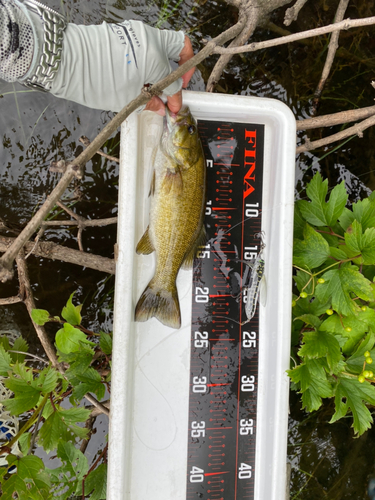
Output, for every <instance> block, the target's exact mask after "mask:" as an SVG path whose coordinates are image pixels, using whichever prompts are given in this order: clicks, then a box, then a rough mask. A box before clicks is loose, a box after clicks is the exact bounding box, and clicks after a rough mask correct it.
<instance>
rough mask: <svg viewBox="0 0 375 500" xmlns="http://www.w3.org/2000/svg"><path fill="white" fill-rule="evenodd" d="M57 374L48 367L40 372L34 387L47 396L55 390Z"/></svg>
mask: <svg viewBox="0 0 375 500" xmlns="http://www.w3.org/2000/svg"><path fill="white" fill-rule="evenodd" d="M58 378H59V374H58V373H57V371H56V370H55V369H54V368H51V367H50V366H49V367H48V368H45V369H44V370H42V371H41V372H40V374H39V377H38V378H37V379H36V380H35V382H36V387H37V388H38V389H39V390H40V391H41V392H42V393H43V394H47V393H49V392H52V391H54V390H55V388H56V386H57V381H58Z"/></svg>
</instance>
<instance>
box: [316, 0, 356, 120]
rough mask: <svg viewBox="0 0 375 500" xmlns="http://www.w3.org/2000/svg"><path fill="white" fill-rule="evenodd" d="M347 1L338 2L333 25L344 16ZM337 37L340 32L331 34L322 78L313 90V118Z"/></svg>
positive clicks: (336, 45)
mask: <svg viewBox="0 0 375 500" xmlns="http://www.w3.org/2000/svg"><path fill="white" fill-rule="evenodd" d="M348 3H349V0H340V3H339V6H338V7H337V11H336V15H335V19H334V23H339V22H341V21H342V20H343V19H344V15H345V12H346V9H347V7H348ZM339 36H340V31H335V32H334V33H332V36H331V40H330V42H329V45H328V53H327V59H326V62H325V64H324V68H323V71H322V76H321V77H320V81H319V83H318V86H317V88H316V90H315V93H314V99H313V104H312V112H311V114H312V115H313V116H315V115H316V112H317V109H318V106H319V101H320V96H321V95H322V92H323V88H324V85H325V83H326V81H327V78H328V75H329V73H330V71H331V67H332V64H333V60H334V59H335V55H336V51H337V49H338V48H339Z"/></svg>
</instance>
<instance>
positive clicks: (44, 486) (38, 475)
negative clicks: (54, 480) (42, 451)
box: [1, 455, 51, 500]
mask: <svg viewBox="0 0 375 500" xmlns="http://www.w3.org/2000/svg"><path fill="white" fill-rule="evenodd" d="M50 486H51V482H50V480H49V476H48V474H47V473H46V472H45V470H44V464H43V462H42V460H41V459H40V458H38V457H35V456H32V455H30V456H26V457H22V458H20V459H18V461H17V470H16V472H15V473H13V474H12V475H11V476H10V478H9V479H8V480H7V481H5V482H4V483H3V484H2V492H3V494H2V496H1V498H2V499H3V500H13V499H14V498H20V500H21V499H22V500H30V499H31V500H45V499H46V498H49V489H50ZM15 494H17V495H18V496H17V497H15V496H14V495H15Z"/></svg>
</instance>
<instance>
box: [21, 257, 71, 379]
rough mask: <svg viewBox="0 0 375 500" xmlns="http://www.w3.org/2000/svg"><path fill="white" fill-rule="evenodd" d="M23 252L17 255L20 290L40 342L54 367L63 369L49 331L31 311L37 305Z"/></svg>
mask: <svg viewBox="0 0 375 500" xmlns="http://www.w3.org/2000/svg"><path fill="white" fill-rule="evenodd" d="M22 254H23V252H20V254H19V255H17V257H16V262H17V270H18V280H19V283H20V292H21V293H20V294H21V296H22V297H23V301H24V303H25V305H26V308H27V312H28V313H29V316H30V319H31V321H32V323H33V325H34V328H35V331H36V333H37V335H38V338H39V340H40V343H41V344H42V346H43V349H44V351H45V353H46V354H47V357H48V359H49V360H50V361H51V363H52V366H53V367H54V368H56V369H57V370H59V371H61V370H62V367H61V366H60V364H59V362H58V360H57V356H56V353H55V350H54V348H53V345H52V343H51V341H50V339H49V338H48V335H47V332H46V330H45V328H44V326H40V325H37V324H36V323H35V322H34V320H33V318H32V315H31V311H32V310H33V309H36V307H35V302H34V297H33V293H32V290H31V285H30V279H29V272H28V269H27V265H26V262H25V259H24V256H23V255H22Z"/></svg>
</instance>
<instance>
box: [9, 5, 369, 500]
mask: <svg viewBox="0 0 375 500" xmlns="http://www.w3.org/2000/svg"><path fill="white" fill-rule="evenodd" d="M337 3H338V2H327V0H321V1H317V2H308V3H307V4H306V5H305V7H304V9H303V10H302V11H301V13H300V16H299V18H298V20H297V22H295V23H293V24H292V25H291V26H290V27H289V29H290V31H291V32H297V31H300V30H302V29H308V28H313V27H316V26H322V25H324V24H330V23H331V22H332V20H333V17H334V13H335V9H336V8H337ZM46 4H47V5H49V6H50V7H53V8H56V9H58V10H60V11H61V12H64V13H65V14H66V15H67V16H68V19H69V20H70V21H71V22H74V23H79V24H90V23H100V22H102V21H103V20H105V21H109V22H117V21H120V20H122V19H124V18H127V19H129V18H135V19H142V20H144V21H145V22H147V23H149V24H151V25H158V26H160V27H162V28H169V27H173V28H175V29H184V30H186V32H187V33H188V34H189V35H190V36H191V38H192V41H193V44H194V48H195V50H198V49H199V48H200V47H201V44H200V42H201V39H202V38H204V37H206V38H207V37H213V36H215V35H217V34H218V33H220V32H221V31H223V30H224V29H226V28H227V27H229V26H230V25H231V24H233V23H234V22H236V20H237V12H236V10H235V9H234V8H233V7H228V6H227V5H226V4H224V3H223V2H205V1H201V2H193V1H184V2H180V1H178V0H172V1H171V2H170V3H167V2H165V1H156V2H142V1H137V2H136V1H129V2H123V1H121V0H120V1H113V0H111V1H100V0H94V1H87V0H82V1H75V2H72V1H70V0H66V1H62V2H59V1H57V0H46ZM284 12H285V8H284V9H279V10H278V11H276V12H274V13H273V14H272V16H271V19H270V21H271V23H274V24H270V25H268V26H266V27H263V28H260V29H258V30H257V31H256V33H255V35H254V40H255V41H257V40H264V39H268V38H272V37H275V36H278V35H277V34H276V32H275V25H276V26H279V27H283V28H284V29H285V27H284V26H283V24H282V20H283V15H284ZM373 12H374V2H373V1H367V2H363V1H362V0H355V1H353V2H350V6H349V8H348V10H347V15H346V16H345V17H350V18H357V17H365V16H370V15H373ZM373 35H374V28H373V27H367V28H360V29H356V30H349V31H346V32H343V33H341V35H340V48H339V51H338V55H337V57H336V59H335V63H334V65H333V67H332V71H331V74H330V77H329V79H328V82H327V84H326V88H325V90H324V93H323V96H322V99H321V102H320V106H319V108H318V114H319V115H324V114H329V113H334V112H337V111H343V110H346V109H355V108H357V107H364V106H371V105H373V103H374V101H373V100H374V89H373V88H372V87H371V85H370V82H371V80H372V79H373V78H374V71H375V59H374V56H373V54H374V49H375V47H374V45H375V37H374V36H373ZM328 41H329V38H328V37H320V38H317V39H310V40H308V41H305V42H300V43H295V44H291V45H287V46H282V47H277V48H274V49H267V50H262V51H259V52H256V53H253V54H245V55H242V56H237V57H234V58H233V59H232V61H231V62H230V64H229V65H228V67H227V69H226V71H225V73H224V76H223V78H221V80H220V81H219V84H218V90H219V91H224V92H227V93H232V94H241V95H251V96H258V97H272V98H276V99H279V100H281V101H283V102H285V103H286V104H287V105H288V106H289V107H290V108H291V109H292V111H293V113H294V114H295V116H296V118H297V119H301V118H306V117H309V116H310V111H311V102H312V97H313V94H314V91H315V88H316V86H317V84H318V81H319V79H320V75H321V71H322V68H323V65H324V61H325V57H326V54H327V44H328ZM216 59H217V57H216V56H215V57H212V58H210V59H209V60H208V61H205V62H204V63H202V64H201V65H200V66H199V70H198V71H197V73H196V74H195V75H194V77H193V79H192V83H191V86H190V88H191V89H194V90H204V82H205V81H206V79H207V76H208V74H209V72H210V70H211V69H212V67H213V64H214V61H215V60H216ZM0 94H1V95H2V97H1V99H0V105H1V115H0V131H1V138H2V141H1V142H2V147H1V149H0V158H1V162H0V203H1V214H0V217H1V218H2V219H4V220H5V221H6V222H7V224H8V225H12V227H13V228H14V229H15V230H16V231H17V229H18V228H19V227H22V225H24V224H25V223H26V222H27V221H28V220H29V219H30V217H31V216H32V214H33V213H34V212H35V210H36V209H37V207H38V206H39V205H40V204H41V203H42V202H43V200H44V199H45V197H46V196H47V194H48V193H49V192H50V191H51V189H52V188H53V187H54V186H55V185H56V183H57V181H58V178H59V175H58V174H55V173H51V172H49V171H48V166H49V162H50V160H58V159H60V158H65V159H69V158H72V157H74V156H76V155H77V154H78V153H79V151H80V148H81V147H82V146H81V145H80V143H79V141H78V138H79V137H80V136H81V135H86V136H87V137H89V138H90V139H92V138H94V137H95V135H96V134H97V133H98V131H99V130H101V129H102V128H103V125H104V124H105V123H107V122H108V121H109V119H110V118H111V116H112V115H111V113H108V112H101V111H94V110H90V109H88V108H85V107H83V106H80V105H78V104H74V103H69V102H66V101H63V100H58V99H57V98H54V97H53V96H50V95H47V94H42V93H35V92H34V93H31V91H28V90H25V89H24V88H23V87H20V86H18V85H14V86H13V85H11V84H6V83H0ZM347 126H348V125H347ZM347 126H346V127H347ZM342 128H344V126H341V125H340V126H335V127H327V128H326V129H320V130H315V131H311V132H308V133H306V132H303V131H302V132H299V133H298V137H299V140H298V142H299V143H302V142H303V139H304V138H305V137H307V136H308V137H309V138H310V139H311V140H313V139H318V138H321V137H325V136H327V135H330V134H333V133H336V132H338V131H340V130H341V129H342ZM118 143H119V134H116V135H115V136H114V137H113V139H111V140H110V141H108V143H107V145H106V146H105V148H104V149H105V150H106V151H107V152H109V153H110V154H113V155H115V156H116V155H117V154H118ZM374 147H375V141H374V129H369V130H367V131H365V132H364V135H363V138H358V137H353V138H350V139H346V140H344V141H342V142H341V143H336V144H334V145H333V146H332V147H330V148H328V149H327V150H325V149H321V150H317V151H314V152H311V153H305V154H301V155H299V157H298V158H297V163H296V197H297V198H299V197H303V196H304V188H305V185H306V183H307V182H308V181H309V180H310V179H311V178H312V176H313V175H314V173H315V172H316V171H321V172H322V174H323V176H325V177H327V178H328V179H329V185H330V186H331V187H333V186H334V185H336V184H337V183H338V182H340V181H341V180H345V184H346V187H347V189H348V191H349V193H350V201H355V200H357V199H359V198H362V197H364V196H367V195H368V193H369V192H370V191H371V190H372V189H374V187H375V180H374V179H375V176H374V171H375V165H374V157H375V155H374ZM117 182H118V167H117V165H116V164H115V163H111V162H108V161H106V160H104V159H103V158H101V157H95V159H94V160H93V161H90V162H89V163H88V164H87V166H86V176H85V179H84V180H83V181H81V182H79V183H77V184H75V185H72V186H71V187H70V188H69V190H67V192H66V194H65V196H64V198H65V201H66V202H68V203H72V204H74V209H75V210H77V212H78V213H79V214H80V215H84V216H86V217H90V218H99V217H109V216H114V215H116V213H117V205H116V200H117ZM47 236H48V238H50V239H52V240H53V241H55V242H58V243H60V244H65V245H67V246H71V247H74V248H77V246H76V240H75V236H76V230H75V229H72V230H67V229H64V230H62V231H57V230H53V231H52V230H51V231H49V232H48V233H47ZM115 239H116V229H115V226H108V227H105V228H97V229H95V230H88V229H87V230H85V231H84V236H83V244H84V248H85V250H87V251H92V252H94V253H98V254H100V255H104V256H107V257H112V256H113V244H114V242H115ZM29 268H30V275H31V280H32V283H33V290H34V293H35V298H36V300H37V305H38V307H40V308H43V309H47V310H49V311H50V312H51V313H52V314H59V313H60V311H61V309H62V307H63V305H64V303H65V302H66V300H67V298H68V297H69V295H70V294H71V293H72V292H73V291H75V290H77V293H76V299H77V300H78V301H80V302H83V303H84V307H83V315H84V319H83V323H84V325H85V326H86V327H88V328H90V329H92V330H98V329H103V330H106V331H108V330H110V329H111V327H112V303H113V286H114V278H113V277H107V276H106V275H103V274H102V273H99V272H95V271H90V270H87V269H81V268H80V267H77V266H73V265H68V264H62V263H60V262H57V261H56V262H53V261H50V260H47V259H36V258H34V257H30V259H29ZM233 291H235V285H233ZM15 293H17V282H16V280H13V281H12V282H10V283H7V284H5V285H4V284H1V285H0V296H1V297H7V296H9V295H14V294H15ZM9 327H11V328H15V329H18V330H20V331H21V332H22V335H24V336H25V338H26V339H27V340H28V342H29V343H31V344H32V346H33V347H32V349H33V350H35V351H40V349H39V347H38V345H39V344H38V341H37V339H36V337H35V334H34V332H33V329H32V327H31V325H30V322H29V319H28V316H27V314H26V312H25V309H24V306H23V305H22V304H17V305H14V306H10V307H9V308H4V307H3V308H1V313H0V329H6V328H9ZM51 336H52V337H53V332H51ZM52 337H51V338H52ZM300 406H301V403H300V401H299V398H298V396H297V395H295V394H292V395H291V414H290V433H289V434H290V438H289V448H288V451H289V460H290V461H291V463H292V477H291V498H293V499H303V500H315V499H319V500H320V499H321V498H327V499H330V500H335V499H337V500H339V499H340V500H345V499H354V500H357V499H358V500H362V499H365V498H366V486H367V481H368V479H369V478H370V477H371V476H372V475H375V470H374V469H375V467H374V463H375V462H374V451H373V450H374V449H375V446H374V439H375V436H374V431H373V430H370V431H369V432H367V433H366V434H365V435H364V436H362V437H361V438H359V439H356V440H354V439H353V438H352V436H353V431H352V429H351V427H350V426H351V419H350V418H347V419H344V420H342V421H340V422H338V423H336V424H334V425H330V424H328V422H329V420H330V418H331V415H332V414H333V407H332V404H330V403H329V404H327V405H325V406H324V408H323V410H321V411H319V412H317V413H315V414H313V415H307V414H305V413H304V412H303V411H301V410H300ZM104 420H105V419H103V421H104ZM104 426H105V424H104ZM104 434H105V432H102V431H100V432H98V434H97V436H96V438H95V441H93V443H94V445H93V449H92V450H91V451H90V454H91V455H92V456H95V454H96V453H97V450H100V449H102V447H103V445H104V443H105V438H104Z"/></svg>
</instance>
